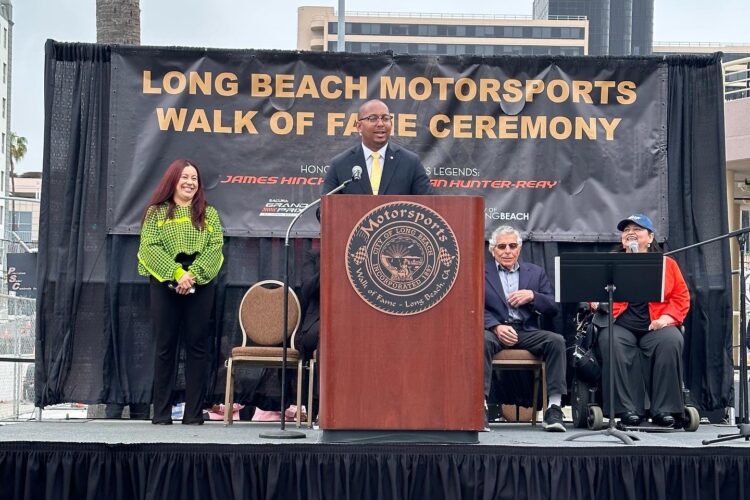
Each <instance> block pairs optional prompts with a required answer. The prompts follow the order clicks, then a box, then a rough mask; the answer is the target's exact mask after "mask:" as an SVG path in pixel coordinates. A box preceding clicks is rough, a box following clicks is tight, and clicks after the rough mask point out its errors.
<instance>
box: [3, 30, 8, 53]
mask: <svg viewBox="0 0 750 500" xmlns="http://www.w3.org/2000/svg"><path fill="white" fill-rule="evenodd" d="M3 48H4V49H7V48H8V28H3Z"/></svg>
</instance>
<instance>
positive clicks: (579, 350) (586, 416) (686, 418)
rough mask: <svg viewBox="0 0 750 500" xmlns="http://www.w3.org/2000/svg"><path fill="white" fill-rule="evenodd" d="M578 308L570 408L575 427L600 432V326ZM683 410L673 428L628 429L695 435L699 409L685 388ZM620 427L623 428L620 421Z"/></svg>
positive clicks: (601, 411) (683, 391)
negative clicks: (681, 431)
mask: <svg viewBox="0 0 750 500" xmlns="http://www.w3.org/2000/svg"><path fill="white" fill-rule="evenodd" d="M582 306H583V305H581V306H579V308H578V312H577V313H576V315H575V331H576V333H575V341H574V345H573V348H572V349H573V363H572V366H573V382H572V390H571V394H570V406H571V409H572V413H573V425H574V426H575V427H577V428H579V429H585V428H588V429H591V430H599V429H602V428H604V411H603V407H604V405H603V403H602V371H601V365H600V362H601V360H600V359H599V357H598V356H597V354H596V350H595V346H596V339H597V335H598V327H597V326H596V325H594V323H593V318H594V313H592V312H589V311H588V305H586V308H583V307H582ZM682 399H683V403H684V409H683V412H682V414H681V415H675V424H674V427H656V426H649V425H643V424H644V422H642V423H641V425H640V426H639V427H628V428H626V429H627V430H641V431H647V432H648V431H654V432H667V431H672V430H676V429H684V430H685V431H687V432H695V431H696V430H698V426H699V425H700V414H699V413H698V409H697V408H696V407H695V406H693V405H692V404H691V402H690V391H688V390H687V389H686V388H685V386H684V384H683V387H682ZM618 426H619V427H621V428H623V426H622V425H621V424H620V423H619V422H618Z"/></svg>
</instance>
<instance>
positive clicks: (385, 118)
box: [357, 115, 393, 125]
mask: <svg viewBox="0 0 750 500" xmlns="http://www.w3.org/2000/svg"><path fill="white" fill-rule="evenodd" d="M378 120H380V121H381V122H383V123H385V124H386V125H387V124H389V123H391V120H393V117H392V116H391V115H370V116H365V117H364V118H360V119H359V120H357V121H360V122H362V121H367V122H370V123H378Z"/></svg>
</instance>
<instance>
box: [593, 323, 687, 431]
mask: <svg viewBox="0 0 750 500" xmlns="http://www.w3.org/2000/svg"><path fill="white" fill-rule="evenodd" d="M614 338H615V346H614V348H615V349H614V350H615V356H614V359H613V360H610V359H609V339H610V335H609V331H608V329H607V328H604V329H602V330H601V331H600V332H599V350H600V353H601V357H602V377H603V378H602V380H603V381H604V384H603V388H602V396H603V400H604V413H605V414H606V415H609V414H610V410H609V385H608V384H607V381H608V380H609V370H610V367H612V369H613V370H614V385H615V394H614V396H615V415H616V416H617V417H619V418H620V419H621V420H622V421H623V423H624V424H625V425H628V426H635V425H638V424H639V423H640V421H641V420H642V419H643V418H644V416H645V415H646V409H647V408H646V402H647V401H648V403H649V404H648V409H649V411H650V413H651V416H652V419H653V421H654V423H655V424H657V425H659V426H663V427H669V426H671V425H674V415H680V414H681V413H682V411H683V409H684V402H683V400H682V346H683V336H682V332H680V330H679V329H678V328H677V327H675V326H667V327H665V328H660V329H658V330H652V331H645V332H635V333H634V332H631V331H630V330H628V329H627V328H624V327H622V326H620V325H617V324H615V325H614Z"/></svg>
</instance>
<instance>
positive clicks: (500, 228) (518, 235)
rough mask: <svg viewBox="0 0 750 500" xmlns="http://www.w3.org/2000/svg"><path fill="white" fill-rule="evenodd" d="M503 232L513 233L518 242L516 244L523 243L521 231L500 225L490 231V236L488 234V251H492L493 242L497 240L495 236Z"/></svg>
mask: <svg viewBox="0 0 750 500" xmlns="http://www.w3.org/2000/svg"><path fill="white" fill-rule="evenodd" d="M503 234H513V235H515V236H516V241H517V242H518V246H521V245H523V239H522V238H521V233H519V232H518V230H516V229H515V228H512V227H510V226H500V227H498V228H497V229H495V230H494V231H492V236H490V242H489V245H488V248H489V250H490V253H492V250H494V248H495V242H496V241H497V237H498V236H500V235H503Z"/></svg>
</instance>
